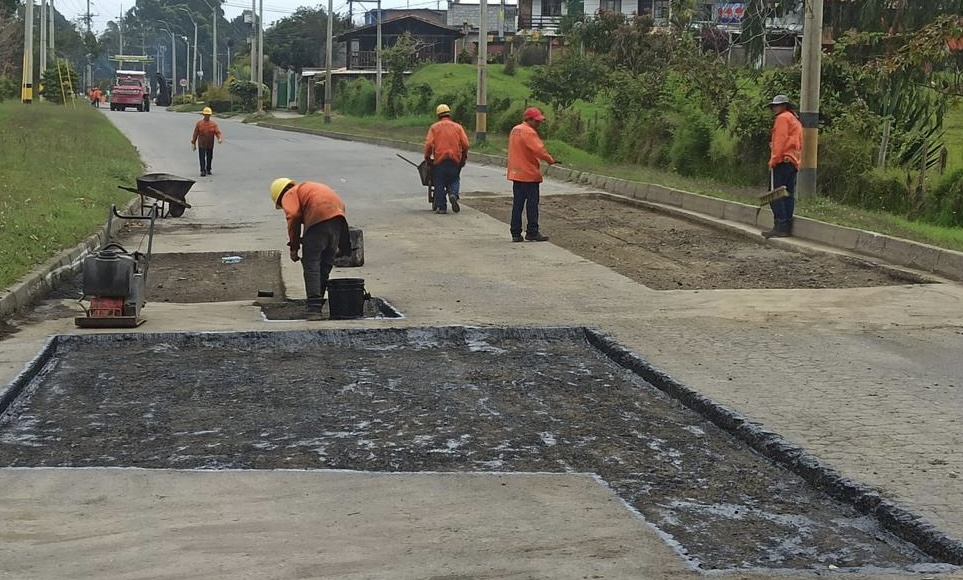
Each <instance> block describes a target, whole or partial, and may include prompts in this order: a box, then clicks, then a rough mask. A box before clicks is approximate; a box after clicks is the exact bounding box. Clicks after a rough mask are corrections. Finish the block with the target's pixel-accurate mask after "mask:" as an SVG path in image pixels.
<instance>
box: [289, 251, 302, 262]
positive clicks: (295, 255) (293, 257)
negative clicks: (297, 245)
mask: <svg viewBox="0 0 963 580" xmlns="http://www.w3.org/2000/svg"><path fill="white" fill-rule="evenodd" d="M300 259H301V256H298V251H297V250H291V261H292V262H297V261H299V260H300Z"/></svg>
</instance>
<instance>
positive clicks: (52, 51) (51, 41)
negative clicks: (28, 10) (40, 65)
mask: <svg viewBox="0 0 963 580" xmlns="http://www.w3.org/2000/svg"><path fill="white" fill-rule="evenodd" d="M56 13H57V11H56V10H54V0H50V9H49V11H48V14H50V32H48V33H47V44H48V45H49V46H50V58H52V59H53V60H54V63H55V64H56V62H57V50H56V48H57V46H56V43H55V42H54V38H55V37H56V34H54V22H56V20H55V19H54V15H55V14H56Z"/></svg>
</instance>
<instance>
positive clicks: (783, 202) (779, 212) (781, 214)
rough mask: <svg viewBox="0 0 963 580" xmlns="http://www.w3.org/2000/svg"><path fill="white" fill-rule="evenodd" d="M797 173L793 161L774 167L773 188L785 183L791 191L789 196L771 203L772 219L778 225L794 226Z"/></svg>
mask: <svg viewBox="0 0 963 580" xmlns="http://www.w3.org/2000/svg"><path fill="white" fill-rule="evenodd" d="M796 173H798V170H797V169H796V166H795V165H793V164H792V163H780V164H779V165H776V166H775V167H773V168H772V187H773V189H775V188H777V187H779V186H782V185H785V186H786V191H788V192H789V197H784V198H782V199H777V200H774V201H771V202H770V203H769V207H770V208H771V209H772V221H773V222H774V223H775V224H776V225H777V226H782V227H785V228H789V227H792V216H793V212H795V211H796Z"/></svg>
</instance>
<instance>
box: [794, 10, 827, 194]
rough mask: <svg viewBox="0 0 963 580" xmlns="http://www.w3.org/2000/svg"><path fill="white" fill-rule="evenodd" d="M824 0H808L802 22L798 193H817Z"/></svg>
mask: <svg viewBox="0 0 963 580" xmlns="http://www.w3.org/2000/svg"><path fill="white" fill-rule="evenodd" d="M822 38H823V0H806V7H805V20H804V23H803V51H802V86H801V87H800V99H799V120H800V121H801V122H802V126H803V155H802V163H801V164H800V168H799V182H798V184H797V188H796V195H797V197H799V198H800V199H803V198H806V197H811V196H813V195H816V193H817V191H816V169H817V166H818V164H817V151H818V148H819V76H820V73H821V71H822V55H823V53H822V49H823V46H822V45H823V42H822Z"/></svg>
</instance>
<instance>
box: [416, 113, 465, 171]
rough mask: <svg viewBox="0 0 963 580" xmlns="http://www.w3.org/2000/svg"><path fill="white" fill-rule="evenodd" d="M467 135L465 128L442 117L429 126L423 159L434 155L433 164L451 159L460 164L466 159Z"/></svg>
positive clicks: (448, 118)
mask: <svg viewBox="0 0 963 580" xmlns="http://www.w3.org/2000/svg"><path fill="white" fill-rule="evenodd" d="M468 146H469V143H468V134H467V133H465V128H464V127H462V126H461V125H459V124H458V123H456V122H454V121H452V119H451V117H442V118H441V120H440V121H437V122H435V123H433V124H432V125H431V127H430V128H429V129H428V135H427V136H426V137H425V159H430V158H431V157H432V155H434V158H435V163H438V162H439V161H441V160H442V159H452V160H454V161H457V162H458V163H461V162H462V160H463V159H467V157H468Z"/></svg>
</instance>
